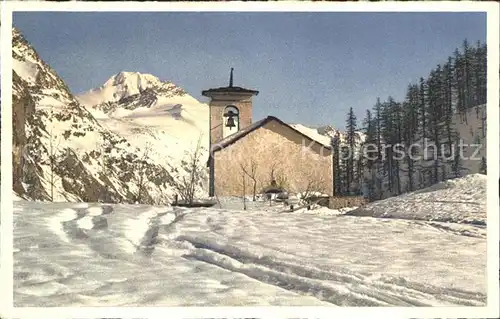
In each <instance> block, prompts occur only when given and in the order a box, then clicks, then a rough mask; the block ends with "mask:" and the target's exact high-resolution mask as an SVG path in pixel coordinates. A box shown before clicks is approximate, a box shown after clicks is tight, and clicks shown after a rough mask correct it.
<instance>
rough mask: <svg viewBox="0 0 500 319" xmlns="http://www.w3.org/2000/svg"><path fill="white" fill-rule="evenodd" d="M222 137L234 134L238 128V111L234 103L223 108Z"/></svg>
mask: <svg viewBox="0 0 500 319" xmlns="http://www.w3.org/2000/svg"><path fill="white" fill-rule="evenodd" d="M222 118H223V121H224V122H223V128H222V138H225V137H227V136H229V135H231V134H234V133H236V132H238V131H239V130H240V112H239V110H238V108H237V107H236V106H234V105H228V106H226V107H225V108H224V113H223V114H222Z"/></svg>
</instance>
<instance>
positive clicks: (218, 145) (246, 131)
mask: <svg viewBox="0 0 500 319" xmlns="http://www.w3.org/2000/svg"><path fill="white" fill-rule="evenodd" d="M271 121H276V122H278V123H279V124H281V125H284V126H286V127H288V128H290V129H292V130H293V131H295V132H296V133H298V134H299V135H301V136H302V137H305V138H307V139H310V140H312V141H314V142H316V143H318V144H320V145H321V146H322V147H324V148H327V149H331V146H330V144H329V143H328V142H326V140H325V139H319V140H318V139H315V138H314V137H313V136H309V135H307V134H304V133H303V132H301V131H300V130H298V129H296V128H295V127H293V126H291V125H288V124H287V123H285V122H283V121H282V120H280V119H279V118H277V117H274V116H268V117H266V118H263V119H262V120H260V121H257V122H254V123H252V124H251V125H249V126H247V127H245V128H243V129H241V130H239V131H238V132H236V133H234V134H231V135H229V136H228V137H226V138H224V139H222V140H221V141H219V142H217V143H215V144H213V145H212V147H211V149H212V152H217V151H219V150H221V149H223V148H226V147H227V146H229V145H231V144H233V143H235V142H236V141H238V140H239V139H241V138H243V137H245V136H246V135H248V134H249V133H251V132H252V131H255V130H256V129H258V128H259V127H262V126H264V125H265V124H267V123H269V122H271Z"/></svg>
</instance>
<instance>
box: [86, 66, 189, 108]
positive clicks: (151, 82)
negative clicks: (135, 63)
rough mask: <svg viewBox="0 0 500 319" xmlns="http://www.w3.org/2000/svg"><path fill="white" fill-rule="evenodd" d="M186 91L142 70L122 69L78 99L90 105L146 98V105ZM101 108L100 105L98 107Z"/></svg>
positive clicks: (180, 94) (182, 94) (184, 93)
mask: <svg viewBox="0 0 500 319" xmlns="http://www.w3.org/2000/svg"><path fill="white" fill-rule="evenodd" d="M184 95H186V92H185V91H184V89H182V88H181V87H178V86H177V85H175V84H174V83H172V82H170V81H162V80H160V79H159V78H158V77H156V76H154V75H152V74H148V73H140V72H128V71H122V72H120V73H118V74H115V75H113V76H112V77H110V78H109V79H108V80H107V81H106V82H105V83H104V84H103V85H102V86H100V87H98V88H96V89H92V90H90V91H88V92H86V93H83V94H80V95H79V96H78V100H79V101H80V102H81V103H82V104H84V105H85V106H89V107H98V106H99V105H102V104H105V103H108V104H109V103H122V102H125V103H129V102H131V101H137V100H144V101H143V102H145V103H142V104H146V105H144V106H148V107H149V106H151V105H152V104H153V102H154V101H156V100H157V99H158V98H160V97H167V98H171V97H181V96H184ZM98 108H99V107H98Z"/></svg>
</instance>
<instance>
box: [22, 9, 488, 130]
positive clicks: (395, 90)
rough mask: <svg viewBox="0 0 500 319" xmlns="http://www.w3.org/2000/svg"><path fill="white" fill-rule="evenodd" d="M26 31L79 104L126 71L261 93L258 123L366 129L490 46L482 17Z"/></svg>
mask: <svg viewBox="0 0 500 319" xmlns="http://www.w3.org/2000/svg"><path fill="white" fill-rule="evenodd" d="M14 26H16V27H17V28H19V29H20V30H21V32H23V34H24V35H25V37H26V38H27V39H28V41H30V42H31V43H32V44H33V45H34V46H35V48H36V50H37V51H38V53H39V54H40V55H41V57H42V58H43V59H44V60H45V61H46V62H47V63H49V64H50V65H51V66H52V67H53V68H54V69H55V70H56V71H57V72H58V73H59V75H60V76H61V77H62V78H63V80H64V81H65V82H66V83H67V84H68V86H69V87H70V88H71V90H72V91H73V93H81V92H83V91H87V90H89V89H91V88H94V87H98V86H100V85H102V84H103V83H104V82H105V81H106V80H107V79H108V78H110V77H111V76H112V75H114V74H116V73H118V72H120V71H137V72H143V73H151V74H153V75H155V76H158V77H159V78H160V79H162V80H171V81H172V82H174V83H176V84H178V85H179V86H181V87H183V88H184V89H186V90H187V91H188V92H189V93H190V94H191V95H192V96H194V97H195V98H198V99H200V100H201V101H204V102H206V101H207V100H206V99H205V98H204V97H202V96H201V91H202V90H204V89H208V88H211V87H218V86H225V85H227V83H228V77H229V69H230V67H234V68H235V80H234V81H235V83H234V84H235V85H237V86H243V87H247V88H250V89H256V90H259V91H260V94H259V95H258V96H257V97H256V98H255V99H254V113H253V114H254V121H255V120H258V119H260V118H263V117H265V116H267V115H274V116H277V117H279V118H281V119H282V120H284V121H287V122H293V123H302V124H306V125H313V126H315V125H324V124H332V125H335V126H336V127H339V128H340V127H342V128H343V127H344V126H345V118H346V114H347V111H348V109H349V107H353V108H354V110H355V112H356V114H357V115H358V118H359V122H361V120H362V117H364V114H365V110H366V109H368V108H371V107H372V106H373V104H374V103H375V100H376V98H377V97H381V98H382V99H385V98H387V97H388V96H389V95H391V96H393V97H394V98H396V99H399V100H400V99H402V98H403V97H404V94H405V91H406V87H407V85H408V84H409V82H416V81H417V80H418V78H419V77H420V76H424V77H426V76H427V74H428V73H429V72H430V70H431V69H432V68H434V67H435V66H436V65H437V64H438V63H443V62H445V61H446V59H447V57H448V56H449V55H450V54H452V53H453V51H454V49H455V48H456V47H458V46H461V44H462V41H463V40H464V39H465V38H467V39H468V40H469V41H470V42H472V43H474V42H475V41H477V40H480V41H481V42H485V41H486V14H484V13H398V12H396V13H373V12H372V13H349V12H346V13H281V12H277V13H196V12H193V13H179V12H178V13H125V12H122V13H120V12H114V13H109V12H101V13H96V12H88V13H84V12H73V13H71V12H26V13H15V14H14Z"/></svg>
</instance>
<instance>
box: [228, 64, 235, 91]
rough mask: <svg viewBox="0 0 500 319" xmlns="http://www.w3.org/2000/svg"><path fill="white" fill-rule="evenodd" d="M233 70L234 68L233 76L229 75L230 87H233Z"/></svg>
mask: <svg viewBox="0 0 500 319" xmlns="http://www.w3.org/2000/svg"><path fill="white" fill-rule="evenodd" d="M233 70H234V68H231V75H229V87H230V88H232V87H233Z"/></svg>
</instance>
